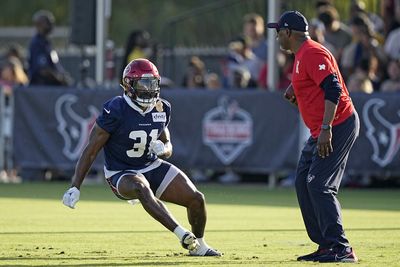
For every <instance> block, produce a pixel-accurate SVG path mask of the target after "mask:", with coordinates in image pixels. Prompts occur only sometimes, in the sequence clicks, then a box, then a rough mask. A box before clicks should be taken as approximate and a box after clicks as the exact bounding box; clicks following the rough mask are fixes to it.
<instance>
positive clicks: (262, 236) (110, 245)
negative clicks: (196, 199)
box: [0, 183, 400, 267]
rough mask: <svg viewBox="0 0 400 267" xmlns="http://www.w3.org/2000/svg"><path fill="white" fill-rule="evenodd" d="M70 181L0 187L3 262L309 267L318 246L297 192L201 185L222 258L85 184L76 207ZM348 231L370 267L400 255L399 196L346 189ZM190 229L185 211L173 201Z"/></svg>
mask: <svg viewBox="0 0 400 267" xmlns="http://www.w3.org/2000/svg"><path fill="white" fill-rule="evenodd" d="M67 187H68V184H66V183H25V184H20V185H5V184H0V214H1V216H0V266H48V265H51V266H244V265H245V266H306V265H309V264H307V263H300V262H296V260H295V259H296V257H297V256H299V255H301V254H305V253H309V252H311V251H312V250H314V249H315V248H316V246H315V244H313V243H312V242H311V241H310V240H309V239H308V237H307V234H306V232H305V229H304V225H303V222H302V219H301V215H300V211H299V209H298V206H297V201H296V196H295V193H294V191H293V190H290V189H285V190H282V189H278V190H268V189H267V186H266V185H265V186H264V185H240V186H228V185H203V186H200V189H201V191H202V192H203V193H204V194H205V196H206V200H207V207H208V223H207V229H206V238H207V242H208V243H209V244H210V245H212V246H215V247H216V248H218V249H219V250H221V251H222V252H224V256H223V257H222V258H202V257H188V256H186V255H185V253H186V252H185V251H184V250H183V249H182V248H181V247H180V244H179V242H178V240H177V239H176V237H175V236H174V235H173V234H172V233H170V232H168V231H167V230H165V229H164V228H163V227H162V226H161V225H160V224H159V223H158V222H156V221H154V219H152V218H151V217H150V216H149V215H148V214H147V213H146V212H145V211H144V209H143V208H142V206H141V205H135V206H131V205H129V204H127V203H126V202H124V201H121V200H119V199H117V198H116V197H114V196H113V194H112V192H111V190H110V189H109V188H108V186H106V185H101V186H100V185H96V186H94V185H92V186H89V185H84V186H83V187H82V192H81V201H80V202H78V204H77V208H76V209H74V210H71V209H69V208H67V207H65V206H63V205H62V204H61V197H62V194H63V193H64V191H65V190H66V188H67ZM339 197H340V199H341V203H342V206H343V207H344V210H343V217H344V225H345V228H346V233H347V236H348V238H349V239H350V241H351V243H352V245H353V247H354V248H355V251H356V253H357V255H358V256H359V258H360V264H361V265H362V266H377V267H378V266H396V265H397V264H398V262H399V261H400V256H399V254H398V248H399V247H400V228H399V224H398V222H399V221H400V207H399V205H398V203H399V202H400V194H399V192H398V190H397V191H395V190H392V191H391V190H343V191H342V192H340V194H339ZM168 208H169V209H170V210H171V212H172V213H173V214H174V216H175V217H176V218H177V219H178V220H179V221H180V222H181V223H182V224H183V225H184V226H185V227H187V228H189V227H190V226H189V225H188V222H187V219H186V210H185V209H184V208H182V207H179V206H176V205H172V204H168Z"/></svg>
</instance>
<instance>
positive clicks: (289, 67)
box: [258, 52, 294, 90]
mask: <svg viewBox="0 0 400 267" xmlns="http://www.w3.org/2000/svg"><path fill="white" fill-rule="evenodd" d="M277 59H278V60H277V61H278V66H279V73H278V74H279V80H278V84H277V87H278V88H275V89H278V90H283V89H286V88H287V87H288V86H289V85H290V83H291V82H292V71H293V62H294V56H293V54H287V53H282V52H278V55H277ZM267 75H268V64H264V65H263V67H262V69H261V71H260V75H259V77H258V86H259V87H260V88H267Z"/></svg>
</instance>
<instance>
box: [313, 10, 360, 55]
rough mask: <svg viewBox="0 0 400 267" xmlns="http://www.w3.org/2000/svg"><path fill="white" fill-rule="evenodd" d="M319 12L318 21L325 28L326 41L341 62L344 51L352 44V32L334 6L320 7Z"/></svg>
mask: <svg viewBox="0 0 400 267" xmlns="http://www.w3.org/2000/svg"><path fill="white" fill-rule="evenodd" d="M317 12H318V19H319V20H320V21H322V23H323V24H324V26H325V40H326V41H327V42H328V43H330V44H332V45H333V46H334V47H335V50H336V52H337V58H336V60H337V61H338V62H340V60H341V57H342V52H343V49H344V48H345V47H346V46H347V45H349V44H350V43H351V39H352V37H351V31H350V29H349V27H347V26H346V25H345V24H344V23H342V22H341V21H340V17H339V13H338V11H337V10H336V8H335V7H334V6H331V5H325V6H322V7H319V8H318V10H317Z"/></svg>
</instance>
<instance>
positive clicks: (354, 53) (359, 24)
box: [341, 13, 386, 88]
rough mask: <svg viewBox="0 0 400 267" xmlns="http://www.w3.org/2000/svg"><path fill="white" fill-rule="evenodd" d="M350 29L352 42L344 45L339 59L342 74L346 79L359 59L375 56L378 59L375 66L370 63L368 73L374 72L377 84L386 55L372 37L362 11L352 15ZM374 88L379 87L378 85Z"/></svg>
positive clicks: (366, 18) (381, 74)
mask: <svg viewBox="0 0 400 267" xmlns="http://www.w3.org/2000/svg"><path fill="white" fill-rule="evenodd" d="M351 30H352V32H353V36H354V42H352V43H351V44H350V45H348V46H346V48H345V50H344V51H343V57H342V60H341V66H342V68H343V72H342V74H344V78H345V79H346V80H347V78H348V75H349V74H351V73H352V72H353V71H354V70H355V68H356V67H357V66H358V65H359V64H360V62H361V61H363V60H367V61H369V60H371V57H376V58H377V59H378V61H377V63H378V64H377V65H376V66H372V65H371V68H370V73H375V76H376V77H375V80H374V83H375V84H376V85H378V84H379V82H380V79H381V78H382V77H383V74H384V66H385V64H386V56H385V53H384V51H383V48H382V47H381V46H380V45H379V43H378V41H377V40H376V39H375V38H374V37H373V29H372V27H371V23H370V21H369V19H368V17H367V16H366V15H365V14H362V13H360V14H358V15H357V16H356V17H354V18H353V19H352V20H351ZM370 62H371V61H370ZM346 74H347V76H346ZM370 78H371V76H370ZM376 88H379V86H377V87H376Z"/></svg>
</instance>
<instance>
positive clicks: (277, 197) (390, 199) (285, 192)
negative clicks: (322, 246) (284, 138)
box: [0, 182, 400, 211]
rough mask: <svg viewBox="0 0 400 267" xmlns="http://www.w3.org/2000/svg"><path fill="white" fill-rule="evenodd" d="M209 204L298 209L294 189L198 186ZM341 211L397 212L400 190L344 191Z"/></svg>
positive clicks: (34, 195)
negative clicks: (342, 209)
mask: <svg viewBox="0 0 400 267" xmlns="http://www.w3.org/2000/svg"><path fill="white" fill-rule="evenodd" d="M198 187H199V189H200V191H202V192H203V193H204V195H205V196H206V201H207V203H208V204H221V205H253V206H254V205H256V206H272V207H298V204H297V198H296V193H295V191H294V189H293V188H277V189H269V188H268V187H267V185H266V184H237V185H221V184H200V185H198ZM67 188H69V184H67V183H61V182H36V183H22V184H0V199H1V198H21V199H23V198H25V199H26V198H28V199H53V200H61V198H62V195H63V194H64V192H65V190H66V189H67ZM81 199H82V200H90V201H120V200H119V199H117V198H116V197H115V196H114V194H113V193H112V192H111V189H109V187H108V185H105V184H100V185H83V186H82V188H81ZM339 200H340V202H341V204H342V207H343V208H344V209H362V210H391V211H400V205H398V203H400V190H389V189H379V190H378V189H377V190H372V189H344V190H341V191H340V192H339Z"/></svg>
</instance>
